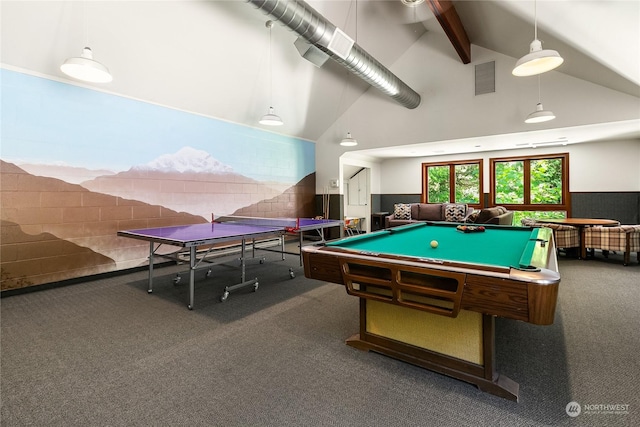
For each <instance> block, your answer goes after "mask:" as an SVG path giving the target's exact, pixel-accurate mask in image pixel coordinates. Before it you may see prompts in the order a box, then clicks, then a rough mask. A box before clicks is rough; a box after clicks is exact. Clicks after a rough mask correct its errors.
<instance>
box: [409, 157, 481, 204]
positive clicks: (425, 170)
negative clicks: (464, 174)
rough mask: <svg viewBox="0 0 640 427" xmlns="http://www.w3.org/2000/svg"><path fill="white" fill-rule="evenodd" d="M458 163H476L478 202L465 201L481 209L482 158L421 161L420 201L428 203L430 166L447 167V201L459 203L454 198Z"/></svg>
mask: <svg viewBox="0 0 640 427" xmlns="http://www.w3.org/2000/svg"><path fill="white" fill-rule="evenodd" d="M460 165H478V191H479V194H478V199H479V200H478V203H467V205H469V206H471V207H473V208H478V209H482V208H483V207H484V187H483V185H484V171H483V166H484V160H483V159H469V160H456V161H449V162H430V163H422V195H421V197H420V202H421V203H429V201H428V200H429V168H430V167H442V166H448V167H449V203H461V202H457V201H456V200H455V198H456V175H455V169H456V166H460Z"/></svg>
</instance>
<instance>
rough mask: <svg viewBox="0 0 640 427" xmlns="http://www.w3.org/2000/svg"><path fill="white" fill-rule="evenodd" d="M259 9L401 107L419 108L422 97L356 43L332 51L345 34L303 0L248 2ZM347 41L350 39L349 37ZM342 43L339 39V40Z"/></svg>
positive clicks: (250, 0)
mask: <svg viewBox="0 0 640 427" xmlns="http://www.w3.org/2000/svg"><path fill="white" fill-rule="evenodd" d="M246 1H247V2H248V3H251V4H252V5H254V6H255V7H256V8H258V9H259V10H262V11H263V12H264V13H266V14H267V15H269V16H270V17H272V18H273V19H275V20H277V21H279V22H281V23H282V24H283V25H284V26H286V27H288V28H289V29H290V30H292V31H293V32H295V33H296V34H298V35H299V36H300V37H302V38H303V39H304V40H306V41H307V42H309V43H310V44H312V45H314V46H316V47H317V48H318V49H320V50H322V51H323V52H325V53H326V54H327V55H329V56H330V57H331V59H333V60H334V61H336V62H338V63H339V64H341V65H342V66H344V67H345V68H347V69H348V70H349V71H351V72H352V73H353V74H355V75H356V76H358V77H360V78H361V79H362V80H364V81H365V82H367V83H369V84H370V85H371V86H373V87H375V88H377V89H379V90H380V91H381V92H382V93H384V94H385V95H389V96H390V97H391V98H393V99H395V100H396V101H397V102H398V103H399V104H401V105H403V106H405V107H407V108H410V109H413V108H416V107H417V106H418V105H420V95H418V93H417V92H416V91H414V90H413V89H411V88H410V87H409V86H407V85H406V84H405V83H404V82H403V81H402V80H400V79H399V78H398V77H397V76H395V75H394V74H393V73H392V72H391V71H389V69H388V68H386V67H385V66H384V65H382V64H381V63H379V62H378V61H377V60H376V59H375V58H373V57H372V56H371V55H369V54H368V53H367V52H366V51H365V50H364V49H362V48H361V47H360V46H358V45H357V44H355V43H353V46H352V47H351V50H349V51H348V53H346V54H344V55H338V54H337V53H336V50H332V49H330V48H329V46H330V44H334V43H333V42H335V40H336V39H337V38H338V37H339V36H340V35H342V36H345V35H344V33H343V32H342V31H341V30H340V29H339V28H337V27H336V26H335V25H333V24H332V23H331V22H329V21H328V20H327V19H326V18H325V17H324V16H322V15H320V14H319V13H318V12H317V11H316V10H315V9H313V8H312V7H311V6H309V5H308V4H307V3H306V2H304V1H288V0H246ZM346 39H347V40H350V39H348V37H346ZM338 42H340V40H338Z"/></svg>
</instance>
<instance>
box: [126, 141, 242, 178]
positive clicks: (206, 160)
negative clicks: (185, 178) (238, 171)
mask: <svg viewBox="0 0 640 427" xmlns="http://www.w3.org/2000/svg"><path fill="white" fill-rule="evenodd" d="M132 169H137V170H155V171H161V172H196V173H232V172H233V168H232V167H231V166H229V165H225V164H223V163H222V162H220V161H219V160H217V159H214V158H213V156H211V154H209V153H207V152H206V151H204V150H197V149H195V148H192V147H183V148H181V149H180V150H178V152H177V153H173V154H163V155H161V156H160V157H158V158H156V159H154V160H152V161H150V162H149V163H147V164H144V165H138V166H134V167H133V168H132Z"/></svg>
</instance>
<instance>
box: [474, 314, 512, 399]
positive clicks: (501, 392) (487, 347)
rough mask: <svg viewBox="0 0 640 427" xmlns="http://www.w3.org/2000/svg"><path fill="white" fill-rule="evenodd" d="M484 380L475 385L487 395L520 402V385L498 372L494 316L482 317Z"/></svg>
mask: <svg viewBox="0 0 640 427" xmlns="http://www.w3.org/2000/svg"><path fill="white" fill-rule="evenodd" d="M482 330H483V341H484V342H483V353H484V378H483V381H478V382H477V383H475V384H476V385H477V386H478V388H479V389H480V390H482V391H484V392H486V393H490V394H494V395H496V396H500V397H503V398H505V399H509V400H513V401H516V402H517V401H518V392H519V390H520V385H519V384H518V383H517V382H515V381H513V380H512V379H511V378H509V377H507V376H504V375H501V374H500V373H499V372H497V371H496V358H495V354H496V352H495V348H496V340H495V337H496V333H495V332H496V320H495V317H494V316H490V315H488V314H483V315H482Z"/></svg>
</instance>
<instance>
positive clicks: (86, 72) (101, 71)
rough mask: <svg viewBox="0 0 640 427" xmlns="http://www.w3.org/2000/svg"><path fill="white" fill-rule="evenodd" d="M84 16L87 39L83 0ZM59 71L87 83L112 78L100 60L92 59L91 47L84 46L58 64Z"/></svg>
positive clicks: (84, 11) (106, 81) (85, 5)
mask: <svg viewBox="0 0 640 427" xmlns="http://www.w3.org/2000/svg"><path fill="white" fill-rule="evenodd" d="M83 15H84V16H83V18H84V37H85V40H88V38H89V37H88V33H89V31H88V29H87V16H86V15H87V3H86V1H85V3H84V8H83ZM60 71H62V72H63V73H64V74H66V75H67V76H69V77H72V78H74V79H77V80H81V81H83V82H89V83H109V82H110V81H112V80H113V76H112V75H111V73H110V72H109V69H108V68H107V67H105V66H104V65H102V64H101V63H100V62H98V61H96V60H94V59H93V52H92V51H91V48H89V47H85V48H84V49H82V53H81V54H80V56H78V57H74V58H69V59H67V60H66V61H64V63H63V64H62V65H61V66H60Z"/></svg>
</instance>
